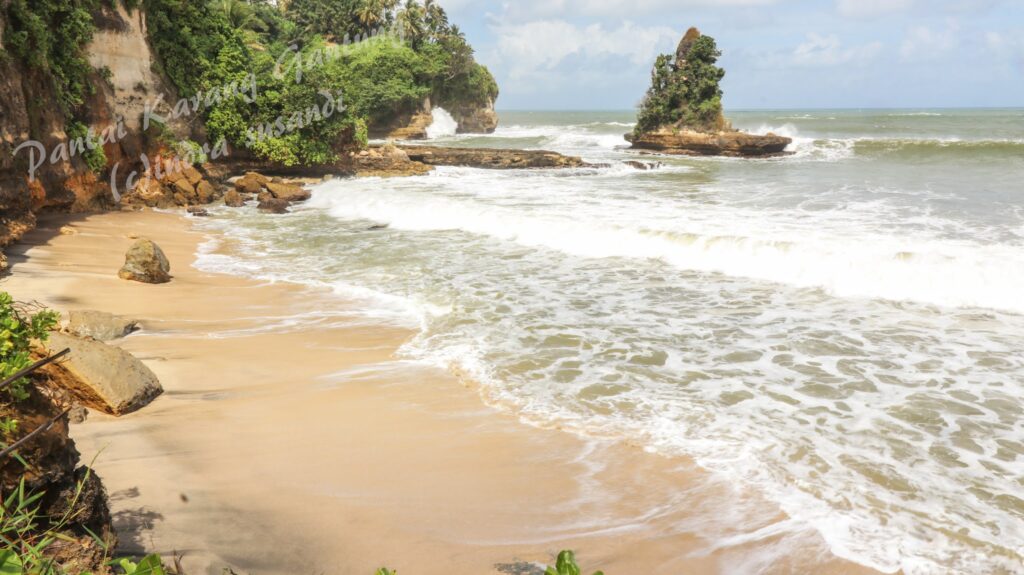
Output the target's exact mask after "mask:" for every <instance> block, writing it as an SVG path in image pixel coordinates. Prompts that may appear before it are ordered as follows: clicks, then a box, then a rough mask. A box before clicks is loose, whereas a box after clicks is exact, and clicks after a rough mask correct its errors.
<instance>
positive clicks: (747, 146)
mask: <svg viewBox="0 0 1024 575" xmlns="http://www.w3.org/2000/svg"><path fill="white" fill-rule="evenodd" d="M626 139H627V140H629V142H630V143H632V144H633V148H635V149H640V150H652V151H657V152H661V153H665V154H681V155H688V156H736V157H762V158H763V157H771V156H779V155H782V154H784V153H785V151H786V146H788V145H789V144H790V143H792V142H793V140H792V139H790V138H786V137H783V136H776V135H775V134H770V133H769V134H767V135H764V136H758V135H754V134H747V133H744V132H719V133H715V134H706V133H703V132H691V131H685V130H684V131H678V132H676V131H672V130H659V131H656V132H649V133H645V134H640V135H634V134H626Z"/></svg>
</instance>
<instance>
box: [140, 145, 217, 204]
mask: <svg viewBox="0 0 1024 575" xmlns="http://www.w3.org/2000/svg"><path fill="white" fill-rule="evenodd" d="M157 166H158V169H151V170H150V171H148V172H146V173H145V174H144V177H143V178H142V179H140V180H139V181H138V182H137V183H136V184H135V187H134V188H132V190H130V191H129V192H128V193H127V194H125V195H124V197H123V198H121V202H122V203H123V204H125V205H140V206H147V207H150V208H164V209H166V208H173V207H188V206H200V205H207V204H210V203H213V202H215V201H217V200H218V199H220V198H221V197H222V194H221V192H220V191H219V189H218V188H217V187H216V186H214V185H213V184H212V183H210V181H209V180H208V179H207V176H206V175H205V174H203V172H201V171H200V170H199V169H198V168H196V167H195V166H192V165H188V164H185V163H183V162H181V161H180V160H179V159H178V158H177V157H171V158H166V159H165V158H158V163H157Z"/></svg>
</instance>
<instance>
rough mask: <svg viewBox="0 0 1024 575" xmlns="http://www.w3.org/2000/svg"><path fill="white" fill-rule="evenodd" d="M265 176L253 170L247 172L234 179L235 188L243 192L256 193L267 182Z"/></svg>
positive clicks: (261, 189)
mask: <svg viewBox="0 0 1024 575" xmlns="http://www.w3.org/2000/svg"><path fill="white" fill-rule="evenodd" d="M267 181H268V180H267V178H265V177H264V176H261V175H259V174H257V173H255V172H249V173H248V174H246V175H244V176H242V177H241V178H238V179H237V180H235V189H236V190H238V191H239V192H241V193H243V194H258V193H260V192H261V191H263V185H264V184H266V183H267Z"/></svg>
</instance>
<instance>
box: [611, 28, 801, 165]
mask: <svg viewBox="0 0 1024 575" xmlns="http://www.w3.org/2000/svg"><path fill="white" fill-rule="evenodd" d="M721 54H722V53H721V52H720V51H719V50H718V46H717V45H716V44H715V40H714V38H712V37H710V36H705V35H703V34H701V33H700V30H697V29H696V28H690V29H689V30H687V32H686V34H685V35H684V36H683V38H682V40H681V41H680V42H679V46H678V47H677V48H676V51H675V53H674V54H663V55H661V56H658V59H657V61H656V62H655V64H654V71H653V72H652V74H651V78H652V82H651V87H650V89H649V90H648V91H647V95H646V96H645V97H644V101H643V105H642V106H641V109H640V115H639V117H638V119H637V125H636V128H635V129H634V130H633V132H632V133H630V134H626V140H628V141H629V142H630V143H632V145H633V146H632V147H633V148H634V149H641V150H652V151H657V152H662V153H666V154H682V155H692V156H738V157H768V156H777V155H781V154H784V153H785V150H786V146H788V145H789V144H790V143H792V140H791V139H790V138H785V137H782V136H776V135H775V134H770V133H769V134H766V135H755V134H746V133H743V132H740V131H738V130H734V129H732V126H731V125H730V124H729V122H728V121H727V120H726V119H725V116H724V115H723V114H722V89H721V87H720V86H719V83H720V82H721V80H722V78H723V77H724V76H725V70H723V69H721V68H719V67H718V66H716V65H715V64H716V62H717V61H718V57H719V56H721Z"/></svg>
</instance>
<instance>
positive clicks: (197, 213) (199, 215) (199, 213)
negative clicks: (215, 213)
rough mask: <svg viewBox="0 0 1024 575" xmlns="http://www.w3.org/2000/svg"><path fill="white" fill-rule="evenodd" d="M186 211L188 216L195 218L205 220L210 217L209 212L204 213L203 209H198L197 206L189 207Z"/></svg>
mask: <svg viewBox="0 0 1024 575" xmlns="http://www.w3.org/2000/svg"><path fill="white" fill-rule="evenodd" d="M187 211H188V213H189V214H191V215H193V216H195V217H197V218H205V217H208V216H209V215H210V212H208V211H206V209H205V208H200V207H199V206H189V208H188V210H187Z"/></svg>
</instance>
